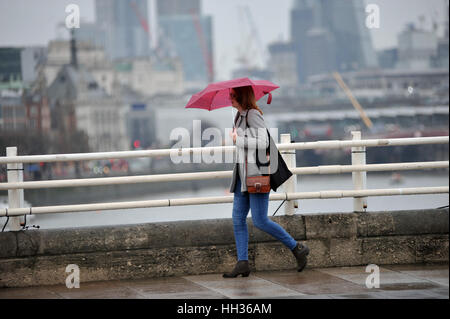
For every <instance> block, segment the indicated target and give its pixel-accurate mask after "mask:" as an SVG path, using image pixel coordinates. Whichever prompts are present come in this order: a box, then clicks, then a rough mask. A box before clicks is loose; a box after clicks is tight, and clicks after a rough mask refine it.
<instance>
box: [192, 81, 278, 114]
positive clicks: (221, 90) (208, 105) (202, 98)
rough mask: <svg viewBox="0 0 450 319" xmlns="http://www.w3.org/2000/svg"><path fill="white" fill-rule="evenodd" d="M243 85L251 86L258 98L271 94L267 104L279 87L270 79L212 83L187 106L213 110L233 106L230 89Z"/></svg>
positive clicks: (195, 95)
mask: <svg viewBox="0 0 450 319" xmlns="http://www.w3.org/2000/svg"><path fill="white" fill-rule="evenodd" d="M241 86H251V87H252V88H253V92H254V93H255V97H256V100H259V99H260V98H261V97H263V96H264V95H266V94H269V97H268V99H267V104H270V103H271V102H272V94H271V93H270V92H271V91H273V90H275V89H278V88H279V86H277V85H275V84H273V83H272V82H270V81H265V80H250V79H249V78H240V79H234V80H229V81H223V82H217V83H211V84H209V85H208V86H207V87H206V89H204V90H203V91H201V92H198V93H196V94H194V95H193V96H192V97H191V99H190V100H189V103H188V104H187V105H186V107H185V108H187V109H189V108H199V109H205V110H208V111H212V110H216V109H219V108H222V107H226V106H231V99H230V90H231V89H232V88H235V87H241Z"/></svg>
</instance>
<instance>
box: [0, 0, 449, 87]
mask: <svg viewBox="0 0 450 319" xmlns="http://www.w3.org/2000/svg"><path fill="white" fill-rule="evenodd" d="M446 2H447V3H448V1H443V0H431V1H426V2H425V1H422V0H413V1H407V0H397V1H388V0H373V1H365V3H375V4H378V5H379V7H380V20H381V21H380V23H381V28H380V29H372V30H371V32H370V33H371V37H372V43H373V46H374V48H375V50H381V49H385V48H389V47H393V46H396V44H397V35H398V33H399V32H401V31H402V30H403V29H404V28H405V25H406V24H407V23H408V22H414V23H416V24H417V25H419V24H420V23H419V19H418V17H419V16H420V15H423V16H425V20H424V21H423V25H424V27H426V28H431V18H432V17H434V18H435V19H436V20H437V21H438V22H439V23H441V22H443V21H444V19H445V18H446V17H445V10H443V9H444V7H445V5H446ZM69 3H76V4H78V5H79V6H80V11H81V18H82V23H83V22H93V21H94V20H95V1H94V0H74V1H68V0H67V1H57V2H56V1H54V0H43V1H40V2H39V4H37V3H29V2H28V1H24V0H18V1H15V2H14V3H7V2H6V1H5V0H0V8H1V10H0V45H1V46H31V45H40V46H46V45H47V44H48V41H50V40H52V39H55V38H56V37H57V36H58V32H57V24H58V23H61V22H63V21H64V18H65V16H66V13H65V11H64V9H65V6H66V5H67V4H69ZM42 4H44V5H42ZM244 5H247V6H248V7H249V9H250V11H251V13H252V19H253V21H254V24H255V26H256V29H257V31H258V33H259V36H260V38H261V42H262V44H263V46H264V49H265V50H266V49H267V45H268V44H270V43H273V42H274V41H277V40H282V41H288V40H290V39H291V35H290V31H289V29H290V10H291V9H292V7H293V1H292V0H284V1H278V2H276V4H275V2H274V1H271V0H258V1H254V0H247V1H237V0H230V1H227V2H225V3H224V2H223V1H222V2H221V1H217V0H208V1H202V5H201V8H202V13H203V14H204V15H211V17H212V25H213V44H214V48H213V51H214V53H215V56H214V66H215V70H216V79H217V80H222V79H226V78H228V77H230V75H231V71H232V70H233V69H235V68H236V67H237V66H238V62H237V58H238V51H239V46H240V45H242V43H243V42H245V41H244V40H245V39H243V37H244V36H245V35H247V34H250V33H251V26H250V23H249V21H242V18H243V15H242V14H241V13H240V10H241V9H242V7H243V6H244ZM6 6H7V8H6ZM154 6H155V3H154V0H149V6H148V7H149V8H148V18H149V24H150V28H151V30H155V28H156V26H155V24H156V22H155V17H154V11H155V10H154ZM269 13H270V15H269ZM43 18H45V19H43ZM36 24H39V26H40V27H39V28H35V27H33V26H35V25H36ZM14 26H16V27H15V28H14ZM11 27H12V29H11ZM11 30H16V31H15V32H11ZM59 33H60V35H63V36H64V37H65V38H68V32H62V31H61V30H60V32H59ZM64 33H66V34H64ZM150 40H151V43H152V45H154V41H155V39H150ZM253 46H254V47H257V45H256V43H255V44H254V45H253ZM256 49H257V48H255V50H256ZM258 54H259V53H258ZM255 59H256V60H257V61H256V63H257V64H259V66H262V65H261V64H262V63H261V62H258V59H260V57H255Z"/></svg>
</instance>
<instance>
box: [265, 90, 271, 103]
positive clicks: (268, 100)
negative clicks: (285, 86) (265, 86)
mask: <svg viewBox="0 0 450 319" xmlns="http://www.w3.org/2000/svg"><path fill="white" fill-rule="evenodd" d="M264 93H265V94H267V93H266V92H264ZM268 93H269V97H268V98H267V104H270V103H272V93H270V92H268Z"/></svg>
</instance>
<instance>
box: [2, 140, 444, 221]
mask: <svg viewBox="0 0 450 319" xmlns="http://www.w3.org/2000/svg"><path fill="white" fill-rule="evenodd" d="M352 135H353V139H352V140H349V141H318V142H306V143H290V141H291V136H290V134H282V135H281V143H280V144H277V147H278V149H279V150H280V152H281V153H282V156H283V158H284V160H285V161H286V163H287V165H288V166H289V168H290V169H291V171H292V173H293V174H294V175H293V176H292V177H291V178H290V179H289V180H288V181H286V183H285V184H284V185H283V192H281V193H279V192H277V193H272V194H270V197H269V198H270V200H286V201H287V202H286V206H285V214H287V215H292V214H294V210H295V208H296V207H298V205H297V202H296V200H297V199H320V198H345V197H353V198H354V200H353V203H354V204H353V209H354V211H357V212H361V211H364V210H365V209H366V208H367V201H366V198H367V197H369V196H392V195H414V194H437V193H448V192H449V187H448V186H438V187H416V188H395V189H370V190H368V189H366V179H367V177H366V173H367V172H375V171H397V170H418V169H437V168H448V167H449V162H448V161H434V162H413V163H388V164H369V165H367V164H366V155H365V149H366V147H379V146H402V145H424V144H448V143H449V137H448V136H439V137H418V138H397V139H371V140H361V133H360V132H352ZM348 147H351V149H352V165H326V166H315V167H299V168H297V167H296V154H295V151H294V152H293V151H292V150H305V149H337V148H348ZM234 150H235V147H234V146H219V147H204V148H188V149H165V150H145V151H125V152H103V153H85V154H57V155H27V156H17V148H16V147H8V148H7V154H6V155H7V156H6V157H0V164H7V172H8V182H7V183H0V190H8V206H9V207H8V208H0V217H1V216H8V217H11V221H10V224H9V229H10V230H18V229H20V222H19V217H18V216H21V215H28V214H48V213H68V212H82V211H98V210H114V209H126V208H144V207H164V206H182V205H203V204H219V203H231V202H233V196H218V197H195V198H180V199H162V200H149V201H133V202H113V203H95V204H78V205H58V206H41V207H24V204H23V203H24V190H25V189H41V188H59V187H76V186H99V185H117V184H133V183H151V182H171V181H189V180H206V179H217V178H230V177H231V176H232V171H214V172H201V173H180V174H160V175H144V176H124V177H105V178H86V179H67V180H51V181H29V182H24V181H23V164H24V163H38V162H61V161H86V160H98V159H118V158H137V157H156V156H170V155H174V154H175V155H184V154H202V153H204V154H210V153H211V152H234ZM343 173H352V178H353V184H354V189H353V190H326V191H319V192H301V193H298V192H296V185H297V183H296V178H297V175H307V174H343Z"/></svg>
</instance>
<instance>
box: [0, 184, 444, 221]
mask: <svg viewBox="0 0 450 319" xmlns="http://www.w3.org/2000/svg"><path fill="white" fill-rule="evenodd" d="M448 192H449V187H448V186H435V187H414V188H388V189H386V188H385V189H366V190H328V191H316V192H295V193H272V194H270V195H269V200H287V201H292V200H296V199H331V198H347V197H366V196H395V195H415V194H417V195H419V194H422V195H423V194H442V193H448ZM232 202H233V196H214V197H190V198H175V199H154V200H146V201H132V202H111V203H91V204H77V205H54V206H41V207H22V208H11V209H9V208H8V209H6V208H0V217H4V216H10V217H14V216H21V215H37V214H54V213H70V212H86V211H98V210H114V209H127V208H150V207H153V208H154V207H169V206H187V205H205V204H226V203H232Z"/></svg>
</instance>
